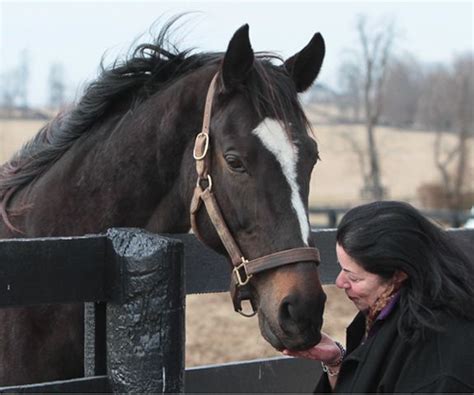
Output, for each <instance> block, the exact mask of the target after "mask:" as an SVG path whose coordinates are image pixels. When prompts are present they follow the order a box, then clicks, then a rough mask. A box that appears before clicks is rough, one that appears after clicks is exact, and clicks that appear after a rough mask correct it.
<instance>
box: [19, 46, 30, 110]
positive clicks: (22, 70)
mask: <svg viewBox="0 0 474 395" xmlns="http://www.w3.org/2000/svg"><path fill="white" fill-rule="evenodd" d="M16 72H17V74H18V78H17V84H18V100H19V103H18V104H19V107H20V109H21V110H22V112H23V114H26V112H27V111H28V82H29V79H30V60H29V54H28V50H27V49H24V50H23V51H21V53H20V61H19V64H18V67H17V71H16Z"/></svg>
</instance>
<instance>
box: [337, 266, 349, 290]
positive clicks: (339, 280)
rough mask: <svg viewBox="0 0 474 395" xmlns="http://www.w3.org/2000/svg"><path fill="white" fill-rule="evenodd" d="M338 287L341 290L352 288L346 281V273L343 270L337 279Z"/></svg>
mask: <svg viewBox="0 0 474 395" xmlns="http://www.w3.org/2000/svg"><path fill="white" fill-rule="evenodd" d="M336 287H338V288H341V289H347V288H349V287H350V284H349V282H348V281H347V279H346V276H345V274H344V272H343V271H342V270H341V271H340V272H339V274H338V275H337V277H336Z"/></svg>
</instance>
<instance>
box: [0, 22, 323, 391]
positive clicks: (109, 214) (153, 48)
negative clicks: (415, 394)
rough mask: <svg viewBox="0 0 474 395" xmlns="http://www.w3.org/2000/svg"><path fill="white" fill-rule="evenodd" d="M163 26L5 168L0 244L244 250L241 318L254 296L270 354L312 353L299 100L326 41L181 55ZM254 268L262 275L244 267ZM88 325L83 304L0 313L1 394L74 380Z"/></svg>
mask: <svg viewBox="0 0 474 395" xmlns="http://www.w3.org/2000/svg"><path fill="white" fill-rule="evenodd" d="M172 24H173V22H172V23H167V24H165V25H164V26H163V27H162V28H161V30H160V32H159V34H158V35H157V37H156V38H155V39H154V40H153V41H152V42H151V43H145V44H141V45H138V46H137V47H136V48H135V49H134V50H133V51H131V52H130V53H129V54H128V55H127V56H126V57H125V58H122V59H117V60H116V61H115V62H114V63H113V64H112V65H111V66H109V67H102V69H101V73H100V75H99V76H98V77H97V79H96V80H95V81H93V82H92V83H91V84H89V86H88V87H87V88H86V89H85V91H84V94H83V95H82V97H81V98H80V99H79V100H78V102H77V104H75V105H74V106H73V107H71V108H69V109H67V110H65V111H63V112H62V113H60V114H59V115H57V116H56V117H55V118H53V119H52V120H51V121H50V122H49V123H47V124H46V125H45V126H44V127H43V128H42V129H41V130H40V131H39V132H38V134H37V135H36V136H35V137H33V138H32V139H31V140H30V141H29V142H27V143H26V144H25V145H24V146H23V147H22V148H21V149H20V150H19V151H18V152H17V153H16V154H15V155H14V156H13V157H12V158H11V159H10V161H8V162H7V163H5V164H4V165H3V166H2V167H1V168H0V202H1V204H0V214H1V218H2V220H0V238H17V237H50V236H79V235H84V234H90V233H100V232H104V231H106V230H107V229H108V228H110V227H137V228H144V229H146V230H148V231H150V232H154V233H186V232H189V231H190V228H191V225H193V229H194V230H195V233H196V235H198V236H199V238H200V239H201V241H202V242H204V243H205V244H206V245H207V246H209V247H211V248H213V249H214V250H216V251H217V252H219V253H222V254H228V255H229V256H230V253H229V248H228V246H229V244H230V245H231V247H232V246H234V247H235V248H237V249H238V251H237V254H242V256H241V257H240V256H238V257H237V260H241V262H240V263H239V262H237V264H236V265H235V266H236V267H235V269H234V274H235V278H236V281H232V284H233V285H231V290H232V288H233V293H234V295H235V294H236V293H237V294H238V293H239V292H240V291H237V292H236V287H237V288H239V287H241V295H240V296H239V297H237V298H234V301H236V302H235V306H236V307H235V308H236V310H237V311H240V302H241V301H242V300H245V299H248V300H249V301H250V302H251V304H252V306H253V307H254V310H256V311H257V314H258V322H259V326H260V330H261V334H262V336H263V337H264V338H265V339H266V340H267V341H268V342H269V343H270V344H271V345H272V346H273V347H274V348H276V349H277V350H282V349H291V350H302V349H306V348H308V347H310V346H313V345H315V344H317V343H318V342H319V341H320V339H321V332H320V330H321V326H322V320H323V318H322V316H323V311H324V304H325V299H326V295H325V294H324V291H323V289H322V286H321V282H320V279H319V274H318V269H317V261H318V258H317V257H316V255H315V253H314V251H315V249H314V248H313V247H314V241H313V240H312V238H311V232H310V226H309V220H308V194H309V184H310V177H311V173H312V170H313V167H314V165H315V164H316V162H317V160H318V158H319V154H318V146H317V143H316V140H315V138H314V132H313V131H312V129H311V126H310V124H309V122H308V120H307V118H306V116H305V113H304V111H303V109H302V106H301V103H300V101H299V98H298V94H299V93H301V92H304V91H305V90H307V89H308V88H310V86H311V85H312V84H313V82H314V81H315V80H316V78H317V76H318V74H319V72H320V69H321V66H322V62H323V58H324V54H325V44H324V40H323V37H322V36H321V34H320V33H316V34H315V35H314V36H313V37H312V38H311V40H310V42H309V43H308V44H307V45H306V46H305V47H304V48H303V49H302V50H301V51H299V52H297V53H296V54H295V55H294V56H291V57H290V58H288V59H286V60H284V59H282V58H281V57H279V56H277V55H276V54H274V53H264V52H254V51H253V49H252V46H251V43H250V38H249V27H248V25H243V26H242V27H240V28H239V29H238V30H236V31H235V32H234V34H233V36H232V38H231V39H230V41H229V43H228V46H227V49H226V51H225V52H196V50H192V51H191V50H185V51H181V50H179V49H178V48H177V47H176V46H174V45H172V44H170V42H171V39H170V34H171V32H172V29H171V26H172ZM211 86H212V89H211ZM211 104H212V111H211V109H210V108H211ZM205 109H206V115H203V112H204V110H205ZM203 125H204V126H203ZM201 128H202V129H201ZM206 128H207V129H206ZM200 130H201V132H200V133H199V131H200ZM196 135H199V138H196ZM206 135H207V136H206ZM206 155H207V156H206ZM204 156H206V157H205V159H203V158H204ZM203 165H204V166H203ZM203 167H204V170H203ZM196 169H198V170H197V171H196ZM199 169H201V170H199ZM211 176H212V178H211ZM211 184H212V198H213V200H214V201H215V202H217V204H218V206H217V211H218V214H219V215H218V217H219V220H218V223H217V225H216V220H215V219H214V217H215V216H213V215H211V213H210V211H213V209H212V207H210V208H209V206H208V204H207V202H208V201H207V200H206V198H205V197H204V196H203V195H205V192H209V191H210V190H211ZM208 195H209V196H210V194H208ZM203 203H204V204H203ZM203 206H206V208H207V211H206V210H205V209H203V208H201V207H203ZM214 208H216V207H214ZM219 221H220V222H219ZM222 228H224V230H225V232H224V233H225V234H226V235H227V236H228V237H230V238H231V240H230V241H229V240H227V241H226V240H225V237H224V238H223V236H222V232H221V231H220V230H219V229H221V230H222ZM311 249H312V250H313V252H311V254H309V255H308V254H307V253H306V250H311ZM288 251H290V253H289V254H288V253H287V252H288ZM291 251H296V253H291ZM301 251H303V252H301ZM234 252H235V251H234ZM280 255H281V256H280ZM261 257H264V258H263V260H265V259H267V258H265V257H270V258H268V260H267V261H266V262H263V266H265V265H268V264H269V266H268V267H266V268H263V269H262V267H260V266H259V267H260V269H262V270H260V269H259V267H257V268H256V267H253V269H252V270H253V271H252V270H250V269H251V267H250V263H251V262H252V261H258V260H259V259H260V258H261ZM230 258H231V260H232V262H233V263H235V262H234V259H233V257H232V256H230ZM313 258H314V259H313ZM249 261H250V263H249ZM259 262H260V264H262V262H261V261H259ZM278 262H279V263H278ZM246 263H247V264H248V266H245V264H246ZM257 266H258V265H257ZM254 269H255V270H254ZM257 269H258V270H257ZM239 289H240V288H239ZM83 314H84V313H83V305H82V304H64V305H40V306H25V307H16V308H8V309H2V310H0V384H1V385H13V384H26V383H32V382H41V381H52V380H58V379H66V378H73V377H81V376H82V375H83V346H84V345H83V336H84V332H83V319H84V317H83Z"/></svg>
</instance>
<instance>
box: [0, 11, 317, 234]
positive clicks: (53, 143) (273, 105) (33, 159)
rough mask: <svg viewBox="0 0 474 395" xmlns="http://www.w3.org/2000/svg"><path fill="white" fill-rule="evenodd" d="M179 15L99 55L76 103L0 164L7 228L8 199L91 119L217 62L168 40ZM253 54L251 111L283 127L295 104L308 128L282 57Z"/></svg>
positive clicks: (212, 55) (1, 210)
mask: <svg viewBox="0 0 474 395" xmlns="http://www.w3.org/2000/svg"><path fill="white" fill-rule="evenodd" d="M180 17H181V16H177V17H175V18H173V19H171V20H170V21H168V22H167V23H166V24H165V25H164V26H163V28H162V29H161V30H160V32H159V34H158V35H157V37H156V38H155V40H153V42H152V43H145V44H141V45H138V46H137V47H136V48H135V49H134V50H132V51H130V54H129V55H128V56H126V57H125V59H123V60H122V59H117V60H115V61H114V62H113V64H112V65H111V66H110V67H108V68H106V67H104V64H103V60H102V61H101V64H100V74H99V77H98V78H97V79H96V80H95V81H93V82H92V83H91V84H90V85H88V86H87V87H86V89H85V92H84V94H83V95H82V97H81V98H80V99H79V101H78V103H77V104H76V105H75V106H73V107H72V108H70V109H69V110H66V111H64V112H61V113H59V114H58V115H57V116H56V117H55V118H53V119H52V120H51V121H50V122H49V123H47V124H46V125H45V126H44V127H43V128H41V129H40V131H39V132H38V133H37V134H36V135H35V136H34V137H33V138H32V139H31V140H30V141H28V142H27V143H26V144H25V145H23V147H22V148H21V149H20V150H19V151H18V152H16V153H15V154H14V155H13V157H12V158H11V159H10V160H9V161H8V162H6V163H5V164H4V165H2V166H0V217H2V218H3V220H4V222H5V224H6V225H7V226H8V227H9V228H10V230H12V231H16V232H19V233H21V232H20V231H19V230H18V229H15V228H14V226H13V225H12V224H11V223H10V221H9V219H8V215H7V205H8V201H9V199H10V198H11V197H12V196H13V194H14V193H15V192H16V191H18V190H19V189H21V188H23V187H25V186H27V185H29V184H31V182H32V181H34V180H35V179H37V178H38V177H40V176H41V175H42V174H44V173H45V172H46V171H47V170H48V169H49V168H50V167H51V166H52V165H53V164H54V163H55V162H56V161H57V160H59V159H60V158H61V156H62V155H63V154H64V153H65V152H66V151H67V150H68V149H70V148H71V146H72V145H73V144H74V143H75V142H76V141H77V139H78V138H79V137H81V136H82V135H84V134H86V133H88V132H93V126H94V124H95V123H96V122H97V120H99V119H101V118H103V117H106V116H110V115H120V114H121V113H125V112H127V111H128V110H130V109H133V108H135V107H136V106H138V105H139V104H140V103H142V102H144V101H145V100H146V99H148V98H149V97H150V96H151V95H152V94H154V93H156V92H158V91H159V90H160V89H163V87H165V86H167V85H168V84H171V83H172V82H174V81H175V80H177V79H178V78H180V77H182V76H184V75H186V74H188V73H190V72H192V71H194V70H197V69H199V68H201V67H203V66H206V65H211V64H217V63H218V62H220V61H222V59H223V56H224V53H222V52H206V53H205V52H201V53H192V50H189V49H188V50H184V51H180V50H179V49H178V48H177V47H176V46H175V45H174V44H172V43H171V40H170V39H169V36H170V31H171V30H172V27H173V25H174V24H175V22H176V21H177V20H178V19H179V18H180ZM255 57H256V61H255V62H254V66H255V67H254V68H253V71H252V73H251V75H250V76H249V83H248V84H246V86H245V93H246V96H247V97H248V99H249V100H250V101H251V102H252V105H253V106H254V108H256V110H257V112H258V113H260V114H265V115H267V114H273V115H274V116H276V117H278V118H279V119H281V121H282V122H283V123H284V125H285V129H286V130H287V131H289V130H290V128H289V125H290V123H291V122H292V119H291V116H290V114H293V113H294V109H295V108H296V109H297V117H298V118H299V119H300V120H302V121H303V122H304V124H305V126H306V127H307V128H308V130H311V127H310V124H309V122H308V120H307V118H306V116H305V115H304V112H303V110H302V108H301V105H300V103H299V102H298V100H297V99H295V97H296V95H295V88H294V86H292V84H291V83H289V79H288V78H281V73H286V70H285V69H284V68H283V67H278V66H276V65H275V64H274V61H275V60H277V61H280V62H282V59H281V58H280V57H279V56H277V55H275V54H272V53H268V52H259V53H256V54H255ZM290 109H291V110H290Z"/></svg>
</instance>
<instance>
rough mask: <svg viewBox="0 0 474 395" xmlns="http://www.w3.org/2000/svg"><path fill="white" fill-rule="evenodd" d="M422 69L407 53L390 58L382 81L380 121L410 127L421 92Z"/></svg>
mask: <svg viewBox="0 0 474 395" xmlns="http://www.w3.org/2000/svg"><path fill="white" fill-rule="evenodd" d="M422 82H423V70H422V67H421V65H420V64H419V63H418V62H417V60H416V59H415V58H414V57H413V56H410V55H409V54H404V56H403V58H397V59H392V61H391V62H390V64H389V67H388V72H387V78H386V81H385V83H384V94H383V104H382V107H383V112H382V115H381V120H380V121H381V123H383V124H385V125H391V126H397V127H400V128H411V127H413V126H414V125H415V123H416V116H417V109H418V105H419V103H420V100H419V99H420V96H421V92H422Z"/></svg>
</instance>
